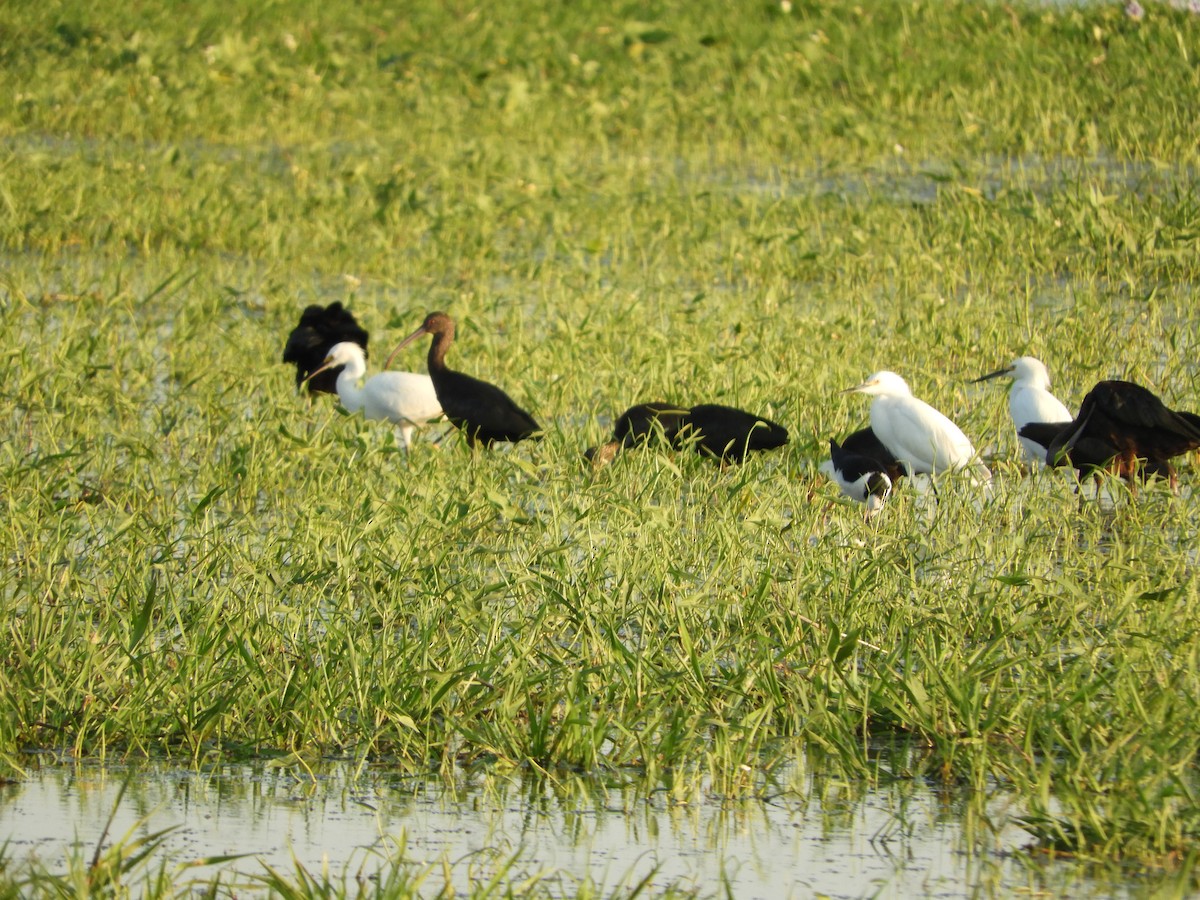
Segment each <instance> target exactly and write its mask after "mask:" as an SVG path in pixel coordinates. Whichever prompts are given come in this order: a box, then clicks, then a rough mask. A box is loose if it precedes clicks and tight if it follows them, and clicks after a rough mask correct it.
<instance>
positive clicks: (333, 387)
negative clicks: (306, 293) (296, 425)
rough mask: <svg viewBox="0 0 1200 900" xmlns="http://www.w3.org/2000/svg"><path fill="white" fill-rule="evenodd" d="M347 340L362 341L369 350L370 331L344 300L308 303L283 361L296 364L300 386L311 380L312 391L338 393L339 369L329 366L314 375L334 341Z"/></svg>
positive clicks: (290, 335) (309, 385) (364, 349)
mask: <svg viewBox="0 0 1200 900" xmlns="http://www.w3.org/2000/svg"><path fill="white" fill-rule="evenodd" d="M344 341H349V342H351V343H354V344H358V345H359V346H360V347H362V349H363V354H364V355H365V354H366V351H367V332H366V331H365V330H364V329H363V328H361V327H360V326H359V324H358V322H357V321H355V319H354V315H353V314H352V313H351V312H350V310H348V309H346V308H345V307H344V306H342V304H341V302H340V301H334V302H333V303H330V304H329V305H328V306H319V305H317V304H315V303H314V304H313V305H311V306H307V307H305V309H304V312H302V313H301V314H300V324H299V325H297V326H296V327H295V328H293V329H292V333H291V334H289V335H288V339H287V344H285V345H284V348H283V361H284V362H285V363H295V365H296V389H297V390H299V389H300V386H301V385H303V384H304V383H305V381H307V382H308V390H309V392H310V393H313V394H336V393H337V377H338V373H337V371H335V370H334V369H328V370H326V371H324V372H322V373H321V374H320V375H318V376H317V377H316V378H314V377H313V375H314V373H316V372H317V370H318V369H321V368H322V367H323V366H324V365H325V357H326V356H328V355H329V351H330V349H331V348H332V347H333V345H334V344H340V343H342V342H344Z"/></svg>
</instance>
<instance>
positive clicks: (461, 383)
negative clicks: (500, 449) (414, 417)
mask: <svg viewBox="0 0 1200 900" xmlns="http://www.w3.org/2000/svg"><path fill="white" fill-rule="evenodd" d="M424 334H429V335H433V340H432V341H431V342H430V345H429V357H428V366H429V377H430V378H432V379H433V389H434V390H435V391H436V392H437V398H438V402H439V403H440V404H441V405H442V410H443V411H444V412H445V414H446V418H447V419H449V420H450V421H451V422H452V423H453V424H454V426H455V427H456V428H458V429H460V430H461V431H462V432H463V434H465V435H466V437H467V444H468V445H469V446H471V447H474V446H475V444H476V443H482V444H483V445H484V446H485V447H490V446H492V444H494V443H496V442H497V441H511V442H514V443H515V442H517V441H522V440H525V439H526V438H533V439H539V438H541V436H542V435H541V426H539V425H538V423H537V422H536V421H535V420H534V418H533V416H531V415H530V414H529V413H527V412H525V410H523V409H521V407H519V406H517V404H516V403H515V402H513V399H512V398H511V397H509V396H508V394H506V393H505V392H504V391H503V390H501V389H500V388H498V387H496V385H494V384H491V383H490V382H487V381H483V380H481V379H479V378H475V377H473V376H471V375H467V374H466V373H465V372H456V371H454V370H453V369H451V368H448V367H447V366H446V351H447V350H448V349H449V347H450V345H451V343H453V342H454V320H453V319H452V318H450V317H449V316H448V315H446V314H445V313H443V312H433V313H430V314H429V315H428V316H426V317H425V321H424V322H423V323H422V324H421V327H420V328H418V329H417V330H416V331H414V332H413V333H412V334H410V335H409V336H408V337H407V338H405V339H404V340H403V341H402V342H401V343H400V345H399V346H398V347H396V349H395V350H393V351H392V355H391V356H389V357H388V362H387V365H385V366H384V368H385V369H386V368H387V367H388V365H390V364H391V361H392V357H393V356H395V355H396V353H398V352H399V351H400V350H402V349H403V348H404V347H407V346H408V345H409V344H410V343H412V342H413V341H414V340H416V339H417V338H419V337H420V336H421V335H424Z"/></svg>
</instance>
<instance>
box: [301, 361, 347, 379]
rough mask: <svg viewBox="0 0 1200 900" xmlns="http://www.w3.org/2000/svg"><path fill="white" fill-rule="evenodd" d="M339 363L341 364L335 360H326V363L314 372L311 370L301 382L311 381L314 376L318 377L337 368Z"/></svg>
mask: <svg viewBox="0 0 1200 900" xmlns="http://www.w3.org/2000/svg"><path fill="white" fill-rule="evenodd" d="M338 365H340V364H339V363H335V362H330V361H329V360H325V365H323V366H321V368H319V369H315V370H313V371H312V372H309V373H308V375H307V376H306V377H305V379H304V381H301V382H300V383H301V384H305V383H307V382H309V381H312V380H313V379H314V378H316V377H317V376H318V375H320V374H321V373H322V372H328V371H329V370H330V369H334V368H337V366H338Z"/></svg>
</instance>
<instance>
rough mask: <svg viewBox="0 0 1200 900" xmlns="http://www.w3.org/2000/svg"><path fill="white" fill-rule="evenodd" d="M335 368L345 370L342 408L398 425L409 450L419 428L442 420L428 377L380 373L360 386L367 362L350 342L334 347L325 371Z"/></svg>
mask: <svg viewBox="0 0 1200 900" xmlns="http://www.w3.org/2000/svg"><path fill="white" fill-rule="evenodd" d="M334 366H343V367H344V368H343V369H342V371H341V372H339V373H338V379H337V392H338V399H339V400H341V401H342V406H344V407H345V408H346V409H347V410H348V411H349V412H352V413H356V412H362V414H363V415H364V416H365V417H366V418H368V419H386V420H387V421H389V422H391V423H393V424H394V425H396V426H397V428H399V430H400V442H401V444H402V445H403V446H404V449H406V450H407V449H408V447H409V445H410V444H411V443H412V435H413V431H414V430H415V429H417V428H420V427H422V426H424V425H428V424H429V423H430V422H436V421H437V420H439V419H441V418H442V406H441V404H440V403H438V398H437V393H436V392H435V391H434V389H433V381H432V379H430V377H429V376H428V375H420V374H418V373H416V372H379V373H378V374H376V375H372V376H371V377H370V378H368V379H367V380H366V381H365V382H364V383H363V385H362V386H361V387H359V384H358V382H359V380H360V379H362V378H363V376H365V375H366V374H367V360H366V356H365V355H364V354H363V349H362V347H360V346H358V344H354V343H350V342H345V343H341V344H334V345H333V347H331V348H330V350H329V353H328V355H327V356H326V357H325V365H324V366H322V369H321V370H324V369H329V368H333V367H334ZM314 374H315V373H314Z"/></svg>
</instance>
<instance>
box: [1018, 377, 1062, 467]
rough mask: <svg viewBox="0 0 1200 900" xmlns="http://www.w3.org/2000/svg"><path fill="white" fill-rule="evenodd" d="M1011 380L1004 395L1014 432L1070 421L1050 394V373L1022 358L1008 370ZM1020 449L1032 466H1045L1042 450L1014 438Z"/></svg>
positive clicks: (1038, 445)
mask: <svg viewBox="0 0 1200 900" xmlns="http://www.w3.org/2000/svg"><path fill="white" fill-rule="evenodd" d="M1007 374H1010V375H1011V376H1012V379H1013V384H1012V388H1011V390H1009V392H1008V412H1009V415H1011V416H1012V420H1013V425H1014V426H1015V427H1016V429H1017V431H1018V432H1020V430H1021V428H1022V427H1024V426H1025V425H1028V424H1029V423H1030V422H1064V423H1065V422H1070V421H1071V419H1072V418H1074V417H1073V416H1072V415H1071V413H1070V412H1069V411H1068V410H1067V408H1066V406H1064V405H1063V403H1062V401H1060V400H1059V399H1058V398H1057V397H1055V396H1054V395H1053V394H1052V393H1050V373H1049V372H1048V371H1047V370H1046V367H1045V366H1044V365H1043V364H1042V362H1041V361H1040V360H1038V359H1034V358H1033V357H1032V356H1022V357H1021V358H1019V359H1017V360H1014V361H1013V363H1012V365H1011V366H1009V367H1008V370H1007ZM1018 440H1019V441H1020V442H1021V449H1022V450H1023V451H1024V452H1025V455H1026V456H1027V457H1028V458H1029V459H1030V460H1031V461H1034V462H1037V461H1041V462H1042V463H1045V462H1046V448H1045V447H1043V446H1041V445H1040V444H1037V443H1034V442H1033V441H1031V440H1029V439H1028V438H1023V437H1019V436H1018Z"/></svg>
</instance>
